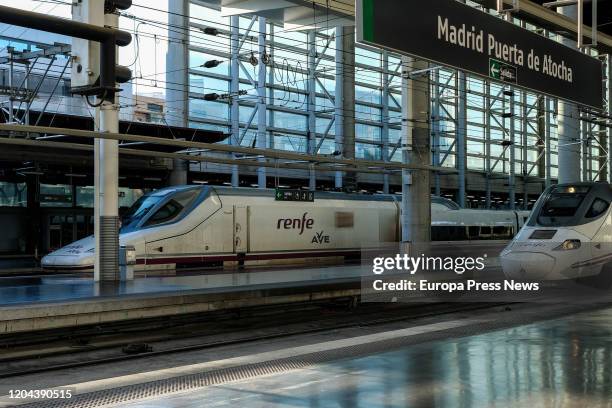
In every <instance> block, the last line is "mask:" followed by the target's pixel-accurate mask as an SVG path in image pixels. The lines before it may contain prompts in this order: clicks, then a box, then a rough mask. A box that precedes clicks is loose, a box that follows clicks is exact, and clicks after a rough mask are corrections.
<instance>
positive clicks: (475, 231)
mask: <svg viewBox="0 0 612 408" xmlns="http://www.w3.org/2000/svg"><path fill="white" fill-rule="evenodd" d="M468 235H469V237H470V239H473V238H478V237H479V235H480V227H478V226H474V225H472V226H470V227H468Z"/></svg>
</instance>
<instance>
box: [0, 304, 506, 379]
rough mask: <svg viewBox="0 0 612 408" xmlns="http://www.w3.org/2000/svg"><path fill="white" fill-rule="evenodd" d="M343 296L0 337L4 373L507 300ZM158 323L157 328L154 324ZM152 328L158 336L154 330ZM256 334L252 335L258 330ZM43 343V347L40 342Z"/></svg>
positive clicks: (431, 313)
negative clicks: (367, 300)
mask: <svg viewBox="0 0 612 408" xmlns="http://www.w3.org/2000/svg"><path fill="white" fill-rule="evenodd" d="M353 301H354V300H352V299H346V300H343V301H335V302H333V303H329V302H326V303H322V304H319V305H312V304H302V305H291V306H287V307H284V308H283V309H282V310H278V309H279V308H278V307H276V308H275V309H276V310H272V309H270V308H265V307H263V308H257V309H256V310H248V311H241V310H236V311H233V312H229V313H228V312H224V313H219V314H216V315H211V314H206V315H202V314H199V315H195V316H181V317H180V318H177V319H173V321H168V319H151V320H148V321H139V322H123V323H121V324H111V325H104V326H94V327H87V328H82V329H79V330H70V331H66V330H64V331H62V330H57V331H54V332H51V333H49V332H41V333H28V334H27V335H26V336H25V337H24V336H23V335H20V336H17V335H13V336H3V337H0V348H1V349H3V351H2V352H0V378H5V379H6V378H11V377H18V376H25V375H30V374H36V373H45V372H52V371H56V370H63V369H69V368H76V367H83V366H91V365H96V364H108V363H114V362H121V361H126V360H134V359H142V358H146V357H153V356H160V355H164V354H172V353H181V352H187V351H194V350H204V349H212V348H215V347H222V346H229V345H236V344H241V343H248V342H253V341H261V340H271V339H277V338H282V337H287V336H294V335H304V334H311V333H316V332H322V331H327V330H334V329H346V328H351V327H364V326H376V325H380V324H385V323H392V322H399V321H406V320H410V319H417V318H425V317H430V316H439V315H443V314H449V313H457V312H467V311H473V310H478V309H487V308H494V307H504V308H505V307H508V305H509V304H508V303H478V304H458V303H430V304H418V305H417V304H404V305H398V304H394V305H388V304H387V305H378V304H362V305H360V306H357V307H350V306H351V303H352V302H353ZM154 328H155V329H154ZM152 331H154V332H155V333H156V334H155V335H151V332H152ZM253 333H254V334H253ZM42 345H44V347H41V346H42Z"/></svg>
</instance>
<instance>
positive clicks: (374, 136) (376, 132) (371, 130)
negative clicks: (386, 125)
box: [355, 123, 381, 143]
mask: <svg viewBox="0 0 612 408" xmlns="http://www.w3.org/2000/svg"><path fill="white" fill-rule="evenodd" d="M355 138H356V139H359V140H369V141H372V142H377V143H380V142H381V129H380V127H378V126H371V125H365V124H363V123H356V124H355Z"/></svg>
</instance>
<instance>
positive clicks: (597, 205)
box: [585, 198, 610, 218]
mask: <svg viewBox="0 0 612 408" xmlns="http://www.w3.org/2000/svg"><path fill="white" fill-rule="evenodd" d="M609 206H610V203H609V202H607V201H606V200H603V199H601V198H596V199H595V200H593V204H591V208H589V211H587V213H586V215H585V217H586V218H595V217H598V216H600V215H601V214H603V213H604V212H605V211H606V210H607V209H608V207H609Z"/></svg>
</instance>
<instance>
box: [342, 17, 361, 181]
mask: <svg viewBox="0 0 612 408" xmlns="http://www.w3.org/2000/svg"><path fill="white" fill-rule="evenodd" d="M342 41H343V44H342V49H343V50H344V52H343V53H342V61H343V64H342V71H343V73H342V79H343V81H342V85H343V89H342V115H343V116H344V121H343V125H344V126H343V128H342V157H344V158H345V159H354V158H355V26H348V27H342ZM344 177H345V179H344V187H345V188H346V189H348V190H355V189H356V187H357V176H356V174H355V173H354V172H352V171H347V172H346V173H345V175H344Z"/></svg>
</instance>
